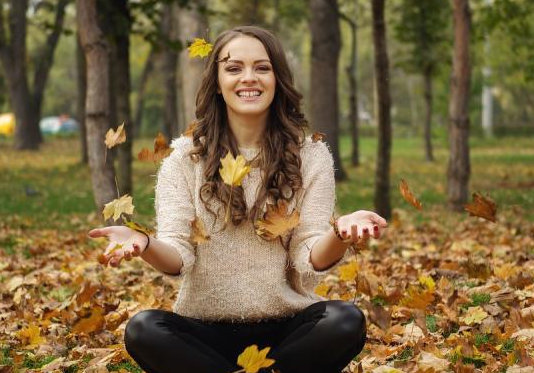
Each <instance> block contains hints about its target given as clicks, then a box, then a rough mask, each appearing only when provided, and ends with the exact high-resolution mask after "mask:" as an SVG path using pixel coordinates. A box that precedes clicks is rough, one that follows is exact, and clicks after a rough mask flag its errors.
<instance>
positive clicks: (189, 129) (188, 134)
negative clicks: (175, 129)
mask: <svg viewBox="0 0 534 373" xmlns="http://www.w3.org/2000/svg"><path fill="white" fill-rule="evenodd" d="M197 124H198V122H197V121H196V120H194V121H193V122H191V124H190V125H189V127H187V129H186V130H185V132H184V136H186V137H191V136H193V131H194V130H195V128H196V126H197Z"/></svg>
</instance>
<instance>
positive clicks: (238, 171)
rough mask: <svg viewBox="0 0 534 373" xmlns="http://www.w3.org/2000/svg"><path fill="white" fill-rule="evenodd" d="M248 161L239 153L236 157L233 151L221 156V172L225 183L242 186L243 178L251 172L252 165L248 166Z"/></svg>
mask: <svg viewBox="0 0 534 373" xmlns="http://www.w3.org/2000/svg"><path fill="white" fill-rule="evenodd" d="M246 163H247V161H246V160H245V158H244V157H243V156H242V155H241V154H239V155H238V156H237V158H234V156H233V155H232V153H231V152H228V153H226V156H225V157H224V158H221V165H222V167H220V168H219V174H220V175H221V178H222V180H223V181H224V183H225V184H228V185H230V186H240V185H241V182H242V181H243V178H244V177H245V176H246V175H247V174H248V173H249V172H250V166H246Z"/></svg>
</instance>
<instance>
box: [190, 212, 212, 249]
mask: <svg viewBox="0 0 534 373" xmlns="http://www.w3.org/2000/svg"><path fill="white" fill-rule="evenodd" d="M190 240H191V241H192V242H193V243H195V244H197V245H199V244H202V243H205V242H208V241H209V240H210V236H209V234H207V232H206V228H205V227H204V223H202V220H200V219H199V218H198V217H196V216H195V219H194V220H193V221H192V222H191V236H190Z"/></svg>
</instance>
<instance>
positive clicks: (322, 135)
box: [311, 132, 326, 142]
mask: <svg viewBox="0 0 534 373" xmlns="http://www.w3.org/2000/svg"><path fill="white" fill-rule="evenodd" d="M325 137H326V134H325V133H323V132H314V133H313V134H312V137H311V138H312V142H317V141H323V139H324V138H325Z"/></svg>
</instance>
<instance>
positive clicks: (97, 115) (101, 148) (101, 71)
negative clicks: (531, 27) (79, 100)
mask: <svg viewBox="0 0 534 373" xmlns="http://www.w3.org/2000/svg"><path fill="white" fill-rule="evenodd" d="M98 16H99V15H98V14H97V0H76V17H77V23H78V30H79V32H80V41H81V44H82V47H83V50H84V52H85V58H86V61H87V101H86V110H85V112H86V116H85V122H86V125H87V146H88V155H89V167H90V169H91V183H92V185H93V192H94V199H95V203H96V206H97V209H98V212H99V213H102V210H103V207H104V204H105V203H108V202H110V201H112V200H113V199H115V198H116V194H115V193H116V192H115V170H114V168H113V162H112V160H111V157H106V159H105V160H104V155H105V154H106V146H105V143H104V139H105V135H106V131H107V129H108V126H109V72H108V69H109V61H108V58H109V55H108V48H109V47H108V45H107V42H106V38H105V36H104V33H103V32H102V29H101V28H100V26H99V24H98V21H97V19H98ZM110 223H111V222H108V224H110Z"/></svg>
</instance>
